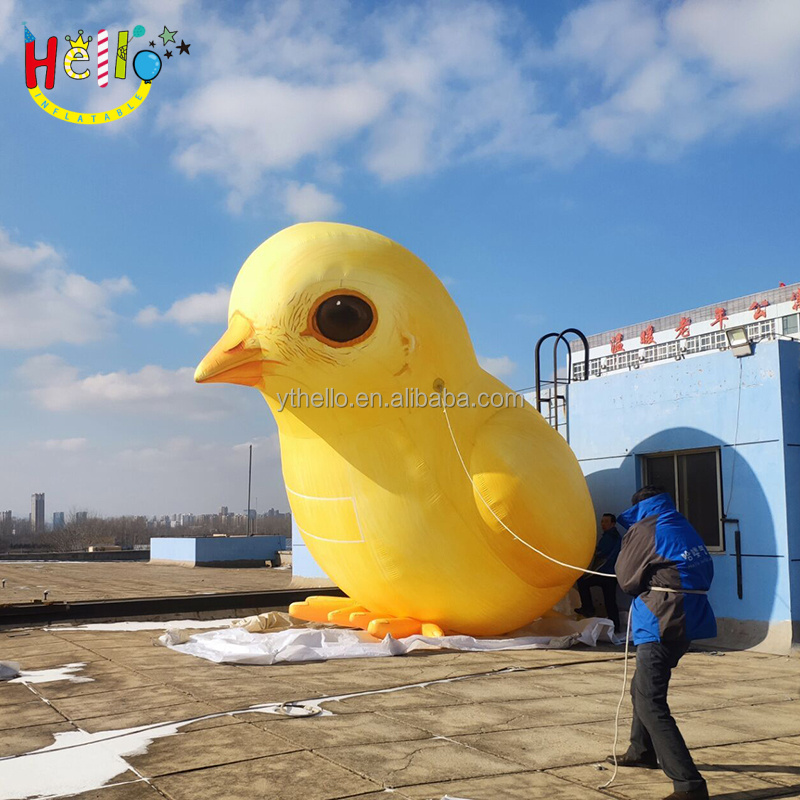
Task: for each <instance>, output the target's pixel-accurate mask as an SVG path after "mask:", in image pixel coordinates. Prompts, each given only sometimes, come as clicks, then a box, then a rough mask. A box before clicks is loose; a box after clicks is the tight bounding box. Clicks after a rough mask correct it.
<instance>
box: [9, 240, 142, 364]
mask: <svg viewBox="0 0 800 800" xmlns="http://www.w3.org/2000/svg"><path fill="white" fill-rule="evenodd" d="M132 291H134V287H133V284H132V283H131V282H130V280H129V279H128V278H126V277H120V278H112V279H109V280H103V281H100V282H96V281H92V280H89V279H88V278H86V277H84V276H83V275H79V274H78V273H76V272H70V271H69V270H68V269H66V268H65V267H64V266H63V259H62V258H61V256H60V255H59V254H58V253H57V252H56V250H55V249H54V248H53V247H51V246H50V245H47V244H44V243H42V242H37V243H36V244H34V245H31V246H27V245H21V244H18V243H16V242H13V241H12V240H11V237H10V236H9V234H8V232H7V231H5V230H3V229H2V228H0V348H6V349H20V350H26V349H35V348H39V347H48V346H50V345H52V344H56V343H59V342H67V343H70V344H84V343H86V342H91V341H96V340H98V339H101V338H102V337H103V336H104V335H106V334H107V333H108V331H109V330H110V329H111V325H112V323H113V320H114V317H115V314H114V312H113V311H112V310H111V308H110V305H111V302H112V300H113V299H114V298H115V297H117V296H119V295H122V294H127V293H130V292H132Z"/></svg>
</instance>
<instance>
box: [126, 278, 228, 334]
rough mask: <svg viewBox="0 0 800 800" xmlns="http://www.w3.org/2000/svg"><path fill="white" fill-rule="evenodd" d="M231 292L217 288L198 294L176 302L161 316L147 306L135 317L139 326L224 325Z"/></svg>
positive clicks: (224, 288) (220, 287)
mask: <svg viewBox="0 0 800 800" xmlns="http://www.w3.org/2000/svg"><path fill="white" fill-rule="evenodd" d="M230 296H231V290H230V289H229V288H227V287H225V286H218V287H217V289H216V290H215V291H214V292H198V293H197V294H191V295H189V296H188V297H184V298H182V299H181V300H176V301H175V302H174V303H173V304H172V305H171V306H170V307H169V309H167V311H165V312H164V313H163V314H162V313H161V312H160V311H159V310H158V309H157V308H156V307H155V306H147V307H146V308H143V309H142V310H141V311H140V312H139V313H138V314H137V315H136V322H138V323H139V324H140V325H153V324H154V323H156V322H162V321H166V322H175V323H176V324H178V325H185V326H192V325H204V324H210V325H224V324H225V322H226V321H227V319H228V302H229V300H230Z"/></svg>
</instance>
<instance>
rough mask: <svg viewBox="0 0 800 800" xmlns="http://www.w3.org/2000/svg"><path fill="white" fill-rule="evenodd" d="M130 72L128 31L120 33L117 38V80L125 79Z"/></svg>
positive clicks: (115, 72) (115, 73)
mask: <svg viewBox="0 0 800 800" xmlns="http://www.w3.org/2000/svg"><path fill="white" fill-rule="evenodd" d="M127 72H128V31H120V32H119V35H118V36H117V65H116V68H115V69H114V77H115V78H124V77H125V75H126V74H127Z"/></svg>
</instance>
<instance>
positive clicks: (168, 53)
mask: <svg viewBox="0 0 800 800" xmlns="http://www.w3.org/2000/svg"><path fill="white" fill-rule="evenodd" d="M164 55H165V56H166V57H167V58H172V50H167V52H166V53H164Z"/></svg>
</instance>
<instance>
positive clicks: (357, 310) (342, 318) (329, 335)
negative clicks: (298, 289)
mask: <svg viewBox="0 0 800 800" xmlns="http://www.w3.org/2000/svg"><path fill="white" fill-rule="evenodd" d="M376 322H377V317H376V315H375V309H374V307H373V305H372V303H370V301H369V300H368V299H367V298H366V297H364V296H363V295H359V294H355V293H352V294H342V293H340V292H338V291H337V292H336V293H334V294H330V295H325V296H323V297H321V298H320V299H319V300H317V302H316V304H315V305H314V309H313V311H312V313H311V329H312V331H313V333H314V335H315V336H316V338H318V339H319V340H320V341H321V342H325V343H326V344H330V345H332V346H334V347H336V346H339V347H341V346H342V345H346V344H355V343H356V342H360V341H363V340H364V339H365V338H366V337H367V336H369V334H370V333H372V330H373V328H374V327H375V323H376Z"/></svg>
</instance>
